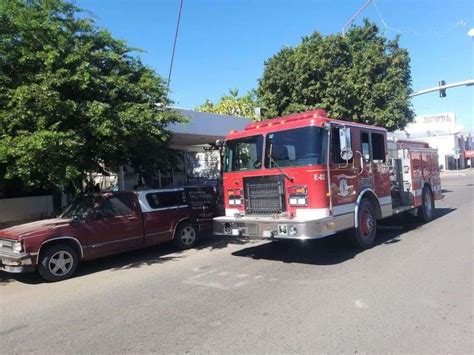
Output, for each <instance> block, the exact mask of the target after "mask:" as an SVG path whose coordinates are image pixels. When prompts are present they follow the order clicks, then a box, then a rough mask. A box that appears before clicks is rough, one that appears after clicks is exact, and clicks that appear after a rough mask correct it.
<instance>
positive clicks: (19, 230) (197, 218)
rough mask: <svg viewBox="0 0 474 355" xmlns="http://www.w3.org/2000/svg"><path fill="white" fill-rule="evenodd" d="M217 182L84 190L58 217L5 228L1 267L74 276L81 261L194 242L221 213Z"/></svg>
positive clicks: (49, 276) (56, 277) (0, 234)
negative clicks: (144, 188)
mask: <svg viewBox="0 0 474 355" xmlns="http://www.w3.org/2000/svg"><path fill="white" fill-rule="evenodd" d="M216 211H217V206H216V195H215V193H214V190H213V188H212V187H188V188H178V189H167V190H147V191H138V192H110V193H109V192H107V193H98V194H88V195H84V196H82V197H80V198H78V199H76V200H75V201H73V202H72V203H71V204H70V205H69V206H68V207H66V208H65V210H64V211H63V213H62V214H61V215H60V216H59V217H58V218H54V219H47V220H41V221H37V222H33V223H27V224H23V225H19V226H15V227H11V228H7V229H3V230H0V270H4V271H6V272H12V273H19V272H29V271H34V270H35V269H37V270H38V271H39V273H40V275H41V276H42V277H43V278H44V279H45V280H47V281H60V280H64V279H67V278H69V277H71V276H72V275H73V274H74V272H75V271H76V268H77V266H78V265H79V262H80V261H81V260H91V259H96V258H100V257H102V256H105V255H111V254H116V253H120V252H124V251H128V250H133V249H139V248H143V247H147V246H152V245H157V244H161V243H163V242H167V241H173V242H174V243H175V245H176V246H177V247H178V248H180V249H188V248H191V247H193V246H194V245H195V244H196V242H197V239H198V235H199V233H200V232H202V231H206V230H212V219H213V217H215V216H216Z"/></svg>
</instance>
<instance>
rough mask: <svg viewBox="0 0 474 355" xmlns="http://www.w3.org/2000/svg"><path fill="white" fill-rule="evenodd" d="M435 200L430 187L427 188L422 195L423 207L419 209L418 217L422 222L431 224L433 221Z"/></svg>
mask: <svg viewBox="0 0 474 355" xmlns="http://www.w3.org/2000/svg"><path fill="white" fill-rule="evenodd" d="M433 211H434V199H433V194H432V193H431V190H430V188H429V187H427V186H425V187H424V188H423V192H422V194H421V206H420V207H418V213H417V216H418V217H419V219H421V221H422V222H425V223H426V222H430V221H431V220H432V219H433Z"/></svg>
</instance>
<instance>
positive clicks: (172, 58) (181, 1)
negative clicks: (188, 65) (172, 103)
mask: <svg viewBox="0 0 474 355" xmlns="http://www.w3.org/2000/svg"><path fill="white" fill-rule="evenodd" d="M182 10H183V0H180V1H179V13H178V20H177V22H176V31H175V33H174V41H173V52H172V53H171V63H170V70H169V73H168V82H167V85H166V98H168V94H169V91H170V82H171V72H172V71H173V62H174V52H175V51H176V42H177V40H178V32H179V23H180V21H181V12H182Z"/></svg>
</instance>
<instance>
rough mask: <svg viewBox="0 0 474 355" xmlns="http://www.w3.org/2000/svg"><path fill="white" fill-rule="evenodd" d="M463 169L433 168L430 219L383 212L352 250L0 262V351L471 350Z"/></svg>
mask: <svg viewBox="0 0 474 355" xmlns="http://www.w3.org/2000/svg"><path fill="white" fill-rule="evenodd" d="M473 180H474V174H472V171H471V173H468V174H467V175H445V176H443V188H444V189H445V190H444V193H445V199H444V201H442V202H438V203H437V207H438V209H437V211H436V220H434V221H432V222H431V223H429V224H426V225H418V224H416V223H414V222H413V221H410V222H409V224H408V226H405V227H402V225H403V224H404V223H403V221H402V220H401V219H391V220H389V221H387V223H386V224H385V226H384V227H383V228H382V229H381V230H380V231H379V233H378V235H379V244H378V245H377V246H375V247H374V248H372V249H370V250H367V251H364V252H361V253H357V252H355V251H353V250H352V249H350V248H349V247H348V246H347V244H346V243H345V242H344V240H343V237H342V236H337V237H333V238H328V239H325V240H320V241H316V242H307V243H304V244H293V245H292V244H290V245H289V244H286V243H285V244H282V243H276V242H266V241H265V242H248V243H239V242H238V241H236V240H227V239H217V240H215V239H212V240H208V241H207V242H205V243H204V244H202V245H201V247H200V248H199V249H196V250H190V251H186V252H174V251H173V249H172V248H171V247H170V246H162V247H157V248H152V249H148V250H144V251H140V252H135V253H128V254H124V255H120V256H115V257H111V258H107V259H104V260H101V261H94V262H90V263H87V264H85V265H83V266H82V268H81V269H80V272H79V275H78V276H77V277H75V278H73V279H70V280H67V281H64V282H60V283H54V284H47V283H42V282H41V280H40V279H39V278H38V277H35V276H34V275H27V276H20V277H15V278H14V279H12V278H10V276H9V275H7V274H4V273H0V352H1V353H19V352H20V353H21V352H49V353H51V352H58V353H72V352H74V353H77V352H81V353H84V352H88V353H90V352H94V353H97V352H99V353H117V352H165V353H169V352H192V353H202V352H217V353H224V352H225V353H229V352H246V353H247V352H252V353H262V352H265V353H274V352H298V353H300V352H307V353H309V352H311V353H315V352H411V353H413V352H416V353H419V352H423V353H432V352H449V353H473V338H474V337H473V218H474V214H473V211H474V209H473V200H474V199H473V192H474V187H473V185H474V181H473Z"/></svg>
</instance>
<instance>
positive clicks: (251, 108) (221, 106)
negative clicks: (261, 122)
mask: <svg viewBox="0 0 474 355" xmlns="http://www.w3.org/2000/svg"><path fill="white" fill-rule="evenodd" d="M255 96H256V95H255V91H250V92H248V93H247V94H246V95H243V96H240V97H239V90H238V89H230V90H229V93H228V94H226V95H223V96H222V97H221V98H220V99H219V101H217V102H216V103H215V104H214V103H213V102H211V101H210V100H206V102H205V103H204V104H202V105H200V106H197V107H196V108H195V110H196V111H202V112H209V113H216V114H221V115H230V116H240V117H246V118H251V119H254V120H258V119H259V117H258V116H257V115H256V114H255V108H256V107H257V103H256V97H255Z"/></svg>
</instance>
